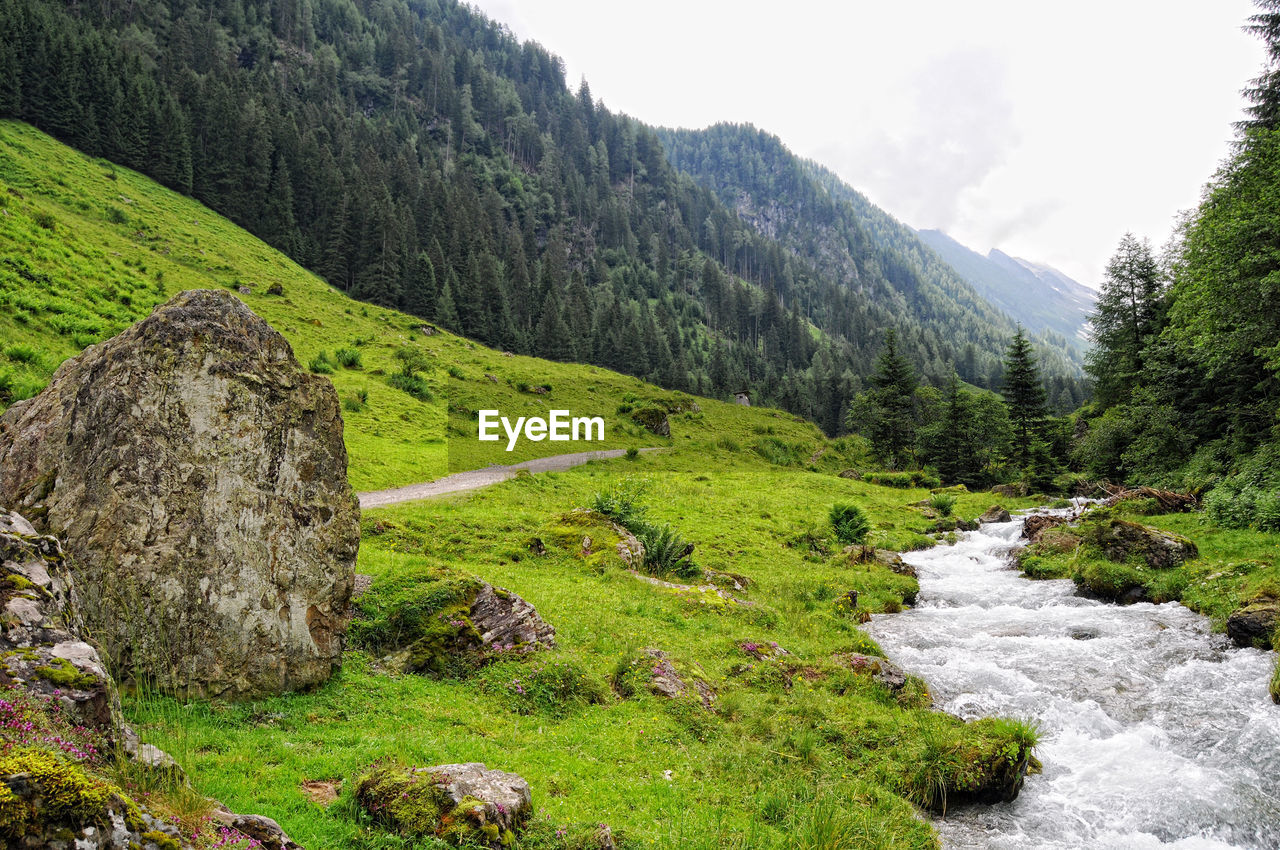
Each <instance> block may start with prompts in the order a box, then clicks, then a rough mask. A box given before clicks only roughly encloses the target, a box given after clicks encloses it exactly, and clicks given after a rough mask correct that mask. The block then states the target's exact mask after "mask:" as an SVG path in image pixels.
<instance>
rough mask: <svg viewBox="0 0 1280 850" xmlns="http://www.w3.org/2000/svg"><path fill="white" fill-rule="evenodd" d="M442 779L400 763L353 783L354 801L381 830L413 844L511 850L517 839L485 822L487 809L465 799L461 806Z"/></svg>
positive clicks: (376, 769)
mask: <svg viewBox="0 0 1280 850" xmlns="http://www.w3.org/2000/svg"><path fill="white" fill-rule="evenodd" d="M442 779H443V777H439V776H436V775H434V774H430V773H426V772H424V771H422V770H414V769H412V768H409V767H407V766H405V765H403V764H400V763H399V762H384V763H382V764H379V765H375V766H374V767H373V768H372V769H371V770H370V771H369V772H368V773H366V774H365V775H363V776H361V777H360V778H359V779H358V780H357V781H356V783H355V785H356V792H355V796H356V800H357V802H358V803H360V805H361V806H363V807H364V808H365V810H366V811H368V812H369V813H370V814H371V815H372V816H373V818H374V820H376V821H377V822H379V823H381V824H382V825H383V826H385V827H387V828H389V829H391V830H393V831H395V832H397V833H399V834H400V835H402V836H405V837H409V838H423V837H426V836H434V837H436V838H443V839H445V840H447V841H449V842H450V843H453V844H456V845H459V846H464V847H471V846H475V845H476V844H481V845H485V846H490V847H492V846H503V847H506V846H509V845H510V844H512V843H513V842H514V840H515V836H514V835H513V834H512V833H511V832H510V831H509V830H503V829H501V828H500V827H499V826H498V825H497V824H495V823H486V822H485V803H484V802H483V801H482V800H478V799H476V798H475V797H464V798H462V800H461V801H459V802H458V803H457V805H454V804H453V801H452V800H450V798H449V795H448V794H447V793H446V792H445V790H444V789H443V788H442V787H441V786H440V781H441V780H442Z"/></svg>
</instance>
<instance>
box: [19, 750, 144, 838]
mask: <svg viewBox="0 0 1280 850" xmlns="http://www.w3.org/2000/svg"><path fill="white" fill-rule="evenodd" d="M14 774H26V775H27V777H28V779H29V781H30V782H31V783H32V784H33V785H35V787H36V788H37V789H39V790H38V797H39V800H40V805H39V807H38V808H37V807H34V806H32V805H30V804H29V803H28V802H27V801H26V800H23V799H21V798H19V797H17V796H16V795H14V794H13V792H12V791H10V790H9V787H8V786H7V785H0V789H3V790H2V791H0V833H3V834H4V835H7V836H9V837H11V838H18V837H21V836H22V835H24V834H25V833H26V832H28V831H30V830H31V829H33V828H34V827H37V826H40V825H49V824H71V825H75V826H77V827H80V826H98V827H102V826H105V825H106V824H107V822H108V812H109V811H110V809H111V804H112V802H113V800H118V801H119V802H120V803H121V804H124V805H127V806H132V802H131V801H128V800H127V798H124V797H123V795H121V794H120V792H119V789H117V788H115V787H114V786H112V785H110V784H108V783H106V782H104V781H103V780H101V779H98V778H97V777H95V776H90V775H89V774H87V773H85V770H84V768H82V767H81V766H80V765H78V764H74V763H72V762H70V761H67V760H66V759H64V758H62V757H61V756H60V755H58V754H57V753H54V752H51V751H49V750H43V749H38V748H35V747H23V748H21V749H16V750H11V751H10V752H8V753H5V754H4V755H2V756H0V776H11V775H14ZM135 808H136V807H135Z"/></svg>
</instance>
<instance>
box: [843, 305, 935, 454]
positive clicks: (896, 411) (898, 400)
mask: <svg viewBox="0 0 1280 850" xmlns="http://www.w3.org/2000/svg"><path fill="white" fill-rule="evenodd" d="M917 386H918V384H917V382H916V374H915V370H914V369H912V368H911V363H909V362H908V361H907V358H906V357H904V356H903V354H902V352H901V351H900V350H899V346H898V333H897V331H895V330H894V329H893V328H890V329H889V331H888V333H886V334H885V338H884V348H883V349H881V351H880V357H879V359H877V361H876V372H875V374H874V375H873V376H872V377H871V387H872V388H871V390H869V391H868V392H866V393H864V394H863V403H862V404H860V405H856V406H855V407H854V408H853V410H851V411H850V421H849V423H848V424H849V427H850V429H851V430H860V431H862V432H863V433H864V434H866V435H867V438H868V439H869V440H871V445H872V447H873V448H874V449H875V450H876V453H877V454H878V455H880V457H881V458H882V459H883V460H884V461H885V462H886V463H888V464H890V465H901V464H903V463H905V462H907V461H908V460H911V459H914V457H915V442H916V419H915V394H916V387H917ZM858 416H865V419H866V421H863V422H858V421H854V420H855V418H856V417H858Z"/></svg>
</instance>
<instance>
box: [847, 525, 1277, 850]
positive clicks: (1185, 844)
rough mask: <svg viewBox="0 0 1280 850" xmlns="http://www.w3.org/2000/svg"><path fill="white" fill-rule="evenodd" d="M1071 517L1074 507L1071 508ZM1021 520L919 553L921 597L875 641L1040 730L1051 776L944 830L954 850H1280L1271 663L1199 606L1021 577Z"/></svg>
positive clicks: (879, 620) (877, 630)
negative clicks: (1133, 599)
mask: <svg viewBox="0 0 1280 850" xmlns="http://www.w3.org/2000/svg"><path fill="white" fill-rule="evenodd" d="M1064 513H1065V512H1064ZM1021 529H1022V520H1021V518H1015V519H1014V521H1013V522H1008V523H998V524H994V525H986V526H983V527H982V529H981V530H980V531H975V532H971V533H969V534H966V535H963V539H961V540H960V541H959V542H958V543H956V544H955V545H954V546H945V545H944V546H938V547H936V548H934V549H930V550H927V551H923V552H912V553H909V554H907V555H904V558H905V559H906V560H907V561H909V562H910V563H912V564H914V565H915V566H916V568H917V570H918V571H919V575H920V597H919V604H918V605H917V606H916V607H915V608H913V609H912V610H910V611H906V612H904V613H901V614H894V615H887V616H878V617H876V618H875V619H874V620H873V622H872V623H871V625H870V626H869V631H870V633H871V634H872V636H873V637H875V638H876V640H877V641H879V642H880V644H881V646H883V647H884V649H885V652H886V653H887V654H888V655H889V657H890V658H892V659H893V660H895V661H896V662H898V663H899V664H900V665H901V666H902V667H904V668H905V669H907V670H908V671H910V672H912V673H915V674H917V675H919V676H921V677H923V678H924V679H925V680H926V681H928V682H929V683H930V685H931V686H932V690H933V691H934V694H935V698H936V700H937V705H938V707H939V708H942V709H945V710H946V711H949V712H951V713H953V714H957V715H960V716H962V717H966V718H972V717H980V716H983V715H1004V716H1011V717H1021V718H1027V719H1034V720H1035V721H1037V722H1038V723H1039V725H1040V729H1041V733H1042V737H1041V744H1040V746H1039V748H1038V750H1037V754H1038V755H1039V757H1040V759H1041V760H1042V761H1043V762H1044V772H1043V774H1041V775H1039V776H1031V777H1028V779H1027V783H1026V785H1025V786H1024V788H1023V791H1022V794H1021V795H1020V796H1019V797H1018V799H1017V800H1015V801H1014V802H1013V803H1008V804H1002V805H998V806H993V807H973V808H969V809H964V810H961V811H953V812H950V813H948V815H947V817H946V818H945V819H939V820H938V821H937V827H938V831H939V833H940V834H941V836H942V841H943V846H944V847H947V848H956V850H960V848H965V850H968V848H1018V849H1019V850H1024V848H1053V849H1054V850H1057V849H1058V848H1114V850H1145V849H1146V848H1160V847H1175V848H1179V850H1192V848H1196V850H1199V848H1215V849H1216V848H1228V847H1231V848H1251V849H1252V848H1257V850H1264V848H1265V850H1276V848H1280V707H1277V706H1276V705H1274V704H1272V702H1271V700H1270V698H1269V697H1268V695H1267V681H1268V679H1269V678H1270V675H1271V670H1272V664H1273V659H1272V656H1271V654H1270V653H1267V652H1263V651H1261V650H1255V649H1236V648H1234V647H1232V646H1231V645H1230V642H1229V641H1228V640H1227V639H1226V638H1225V637H1224V636H1222V635H1215V634H1211V633H1210V632H1209V627H1208V621H1207V620H1206V619H1205V618H1203V617H1201V616H1199V615H1197V614H1194V613H1192V612H1191V611H1189V610H1188V609H1186V608H1183V607H1182V606H1181V605H1178V604H1174V603H1170V604H1165V605H1152V604H1148V603H1142V604H1138V605H1132V606H1127V607H1121V606H1117V605H1109V604H1105V603H1101V602H1095V601H1091V600H1088V599H1083V598H1080V597H1078V596H1076V595H1075V587H1074V585H1073V584H1072V583H1071V582H1070V581H1031V580H1028V579H1026V578H1023V577H1022V576H1021V575H1020V574H1019V573H1018V572H1017V571H1016V570H1015V569H1013V568H1011V567H1010V566H1009V553H1010V550H1011V549H1012V548H1013V547H1015V546H1016V545H1018V544H1019V542H1020V541H1019V539H1018V538H1019V535H1020V533H1021Z"/></svg>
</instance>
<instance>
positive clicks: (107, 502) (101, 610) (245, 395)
mask: <svg viewBox="0 0 1280 850" xmlns="http://www.w3.org/2000/svg"><path fill="white" fill-rule="evenodd" d="M346 467H347V456H346V449H345V447H344V444H343V440H342V418H341V414H340V412H339V407H338V398H337V394H336V393H335V392H334V389H333V386H332V384H330V383H329V381H328V380H326V379H323V378H319V377H316V376H312V375H309V374H307V373H306V372H305V371H303V370H302V369H301V368H300V367H299V366H298V363H297V361H296V359H295V358H294V356H293V351H292V349H291V348H290V347H289V344H288V342H286V341H285V339H284V337H282V336H281V335H280V334H279V333H277V332H276V331H275V330H274V329H272V328H271V327H270V325H268V324H267V323H266V322H265V321H263V320H262V319H261V318H259V317H258V316H256V315H254V314H253V313H252V312H251V311H250V310H249V309H248V308H247V307H246V306H245V305H244V304H243V303H242V302H240V301H239V300H238V299H236V298H235V297H234V296H232V295H231V294H230V293H227V292H223V291H212V290H197V291H191V292H183V293H181V294H179V295H177V296H175V297H174V298H173V299H172V300H171V301H169V302H168V303H166V304H163V305H161V306H159V307H157V308H156V309H155V311H153V312H152V314H151V315H150V316H149V317H148V318H146V319H144V320H143V321H141V322H139V323H138V324H136V325H134V326H132V327H130V328H129V329H127V330H125V331H124V332H123V333H121V334H119V335H118V336H116V337H114V338H112V339H110V340H107V341H106V342H104V343H101V344H98V345H93V346H90V347H89V348H87V349H85V350H84V351H83V352H82V353H81V354H80V355H78V356H77V357H74V358H71V359H70V360H68V361H66V362H65V363H63V364H62V366H61V367H59V369H58V371H57V372H56V373H55V374H54V377H53V379H52V380H51V382H50V383H49V386H48V387H47V388H46V389H45V390H44V391H43V392H42V393H40V394H39V395H38V396H36V397H35V398H32V399H29V400H26V401H22V402H18V403H17V404H15V405H13V406H12V407H10V408H9V409H8V410H7V411H6V412H5V413H4V414H3V416H0V504H7V505H9V506H10V507H15V508H18V509H21V510H24V511H25V512H26V513H27V515H28V517H29V518H31V519H33V520H37V522H36V525H37V527H38V528H39V529H40V530H41V531H43V532H46V533H54V534H57V535H58V536H59V537H60V538H61V539H62V542H63V545H64V547H65V548H66V551H67V553H68V554H69V555H70V556H71V564H72V570H73V572H74V574H75V578H76V580H77V584H78V585H79V587H80V595H81V599H80V602H81V604H80V608H81V611H82V613H83V616H84V619H85V621H86V624H87V625H88V626H89V628H90V629H91V631H92V632H93V634H94V635H95V637H96V638H97V639H98V640H99V641H100V643H101V645H102V648H103V649H104V650H106V653H107V656H108V658H109V659H110V662H111V664H112V665H113V669H114V670H115V671H116V672H117V674H123V675H126V676H133V675H135V674H136V675H142V676H146V677H148V678H149V679H151V680H152V681H154V682H155V683H157V684H158V685H159V686H161V687H163V688H166V689H171V690H177V691H181V692H187V693H194V694H204V695H206V696H226V697H243V696H251V695H255V694H262V693H274V692H279V691H284V690H290V689H296V688H304V687H309V686H312V685H316V684H318V683H320V682H323V681H325V680H326V679H328V678H329V676H330V675H331V674H332V672H333V670H334V669H335V668H336V667H337V665H338V664H339V663H340V659H341V653H342V648H343V628H344V624H345V614H346V608H347V601H348V597H349V595H350V593H351V586H352V576H353V572H354V562H355V554H356V548H357V546H358V543H359V520H358V507H357V505H356V502H355V498H354V495H353V494H352V492H351V488H350V486H349V485H348V483H347V478H346Z"/></svg>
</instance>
